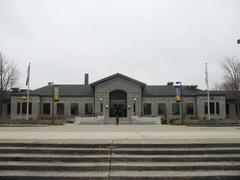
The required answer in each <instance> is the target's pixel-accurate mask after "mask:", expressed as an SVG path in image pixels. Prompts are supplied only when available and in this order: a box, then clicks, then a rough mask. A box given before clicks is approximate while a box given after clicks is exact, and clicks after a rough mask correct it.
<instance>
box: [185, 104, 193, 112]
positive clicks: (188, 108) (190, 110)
mask: <svg viewBox="0 0 240 180" xmlns="http://www.w3.org/2000/svg"><path fill="white" fill-rule="evenodd" d="M186 113H187V114H193V103H186Z"/></svg>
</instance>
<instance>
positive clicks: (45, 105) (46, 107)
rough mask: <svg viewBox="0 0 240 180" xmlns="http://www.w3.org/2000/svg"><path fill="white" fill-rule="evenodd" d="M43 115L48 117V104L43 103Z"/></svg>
mask: <svg viewBox="0 0 240 180" xmlns="http://www.w3.org/2000/svg"><path fill="white" fill-rule="evenodd" d="M43 114H48V115H50V103H43Z"/></svg>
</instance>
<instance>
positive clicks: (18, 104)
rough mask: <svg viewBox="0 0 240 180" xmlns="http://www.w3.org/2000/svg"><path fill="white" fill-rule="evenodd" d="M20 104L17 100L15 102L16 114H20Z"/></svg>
mask: <svg viewBox="0 0 240 180" xmlns="http://www.w3.org/2000/svg"><path fill="white" fill-rule="evenodd" d="M20 105H21V104H20V102H18V103H17V114H20V108H21V107H20Z"/></svg>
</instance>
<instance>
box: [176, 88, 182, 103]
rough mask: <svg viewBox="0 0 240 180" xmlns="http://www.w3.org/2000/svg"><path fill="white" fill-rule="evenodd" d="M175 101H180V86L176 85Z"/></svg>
mask: <svg viewBox="0 0 240 180" xmlns="http://www.w3.org/2000/svg"><path fill="white" fill-rule="evenodd" d="M176 102H181V88H180V87H176Z"/></svg>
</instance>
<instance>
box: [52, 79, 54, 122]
mask: <svg viewBox="0 0 240 180" xmlns="http://www.w3.org/2000/svg"><path fill="white" fill-rule="evenodd" d="M52 124H53V125H54V83H52Z"/></svg>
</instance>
